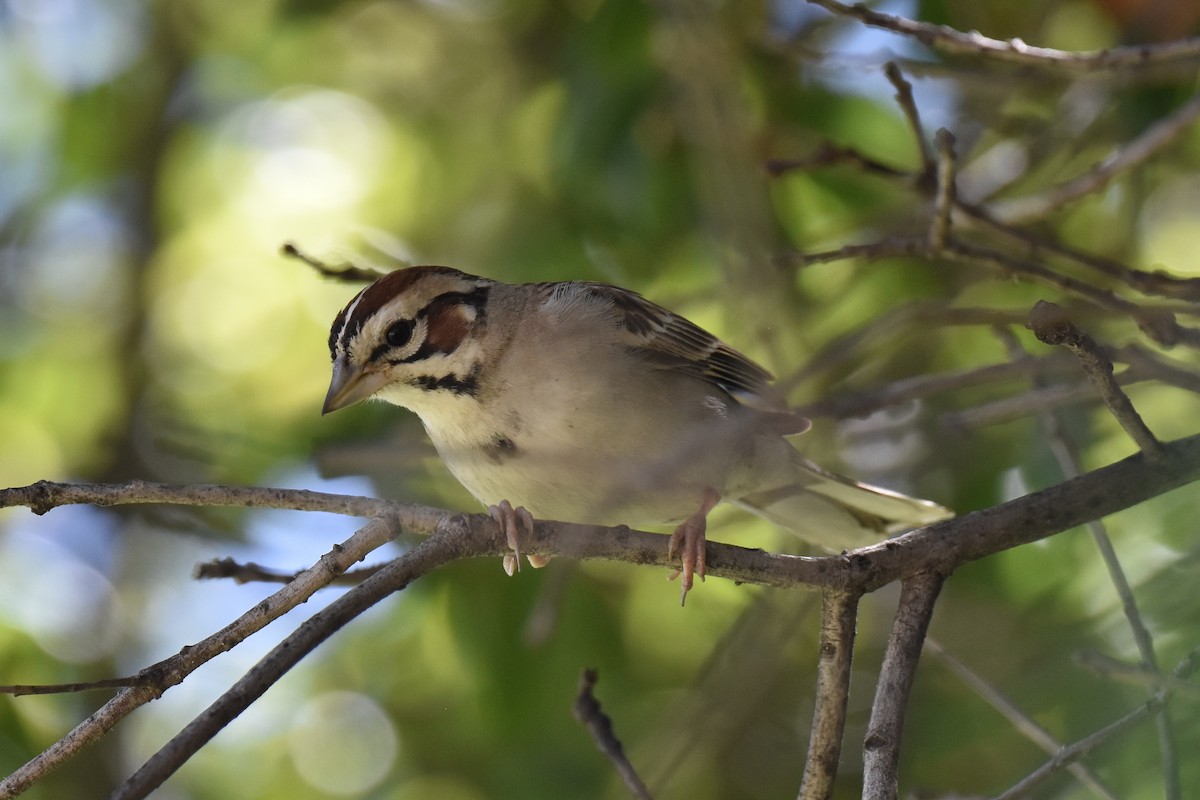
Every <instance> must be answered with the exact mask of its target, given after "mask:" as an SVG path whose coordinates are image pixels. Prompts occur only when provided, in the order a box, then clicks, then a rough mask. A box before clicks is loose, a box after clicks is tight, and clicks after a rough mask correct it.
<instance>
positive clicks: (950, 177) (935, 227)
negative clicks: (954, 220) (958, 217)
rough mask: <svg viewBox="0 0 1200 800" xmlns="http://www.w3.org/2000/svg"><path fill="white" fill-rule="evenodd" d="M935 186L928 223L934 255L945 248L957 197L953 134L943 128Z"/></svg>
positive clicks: (938, 146) (938, 150) (931, 251)
mask: <svg viewBox="0 0 1200 800" xmlns="http://www.w3.org/2000/svg"><path fill="white" fill-rule="evenodd" d="M936 143H937V186H936V191H935V192H934V195H933V221H932V222H930V223H929V251H930V253H931V254H933V255H936V254H938V253H940V252H941V251H942V248H944V247H945V246H946V239H947V237H948V236H949V235H950V215H951V212H953V211H954V200H955V198H956V197H957V193H956V191H955V185H954V184H955V180H956V175H957V163H956V161H955V154H954V134H952V133H950V131H948V130H946V129H945V128H941V129H939V130H938V132H937V142H936Z"/></svg>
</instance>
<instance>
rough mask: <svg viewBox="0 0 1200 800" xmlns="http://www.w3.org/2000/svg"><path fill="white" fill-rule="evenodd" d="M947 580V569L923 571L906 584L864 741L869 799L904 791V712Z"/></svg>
mask: <svg viewBox="0 0 1200 800" xmlns="http://www.w3.org/2000/svg"><path fill="white" fill-rule="evenodd" d="M944 581H945V575H944V574H941V573H937V572H921V573H918V574H916V575H914V576H912V577H910V578H907V579H905V581H904V582H903V583H902V584H901V585H900V605H899V607H898V608H897V609H896V618H895V620H894V621H893V623H892V634H891V636H890V637H889V638H888V646H887V650H886V651H885V652H884V655H883V664H882V665H881V666H880V668H879V682H878V683H877V684H876V685H875V702H874V704H873V705H872V706H871V721H870V722H869V723H868V725H867V737H866V739H865V740H864V741H863V800H895V798H896V796H897V793H898V791H899V770H900V739H901V734H902V732H903V730H904V713H905V709H906V708H907V707H908V695H909V692H910V691H911V690H912V684H913V681H914V680H915V679H916V677H917V663H918V662H919V661H920V659H921V646H922V644H923V643H924V641H925V632H926V631H927V630H929V620H930V619H931V618H932V617H933V607H934V604H935V603H936V602H937V597H938V593H939V592H941V590H942V583H943V582H944Z"/></svg>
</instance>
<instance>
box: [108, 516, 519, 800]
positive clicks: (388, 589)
mask: <svg viewBox="0 0 1200 800" xmlns="http://www.w3.org/2000/svg"><path fill="white" fill-rule="evenodd" d="M444 522H445V524H444V525H442V526H440V527H439V529H438V531H437V532H435V533H434V534H433V535H431V536H430V537H429V538H427V539H425V540H424V541H422V542H421V543H420V544H418V545H417V546H416V547H414V548H413V549H412V550H410V551H408V552H407V553H405V554H404V555H403V556H401V557H399V558H397V559H395V560H394V561H392V562H390V563H389V564H388V565H387V566H386V567H385V568H384V569H382V570H380V571H379V572H377V573H376V574H374V575H372V576H371V577H370V578H368V579H367V580H365V581H363V582H362V583H361V584H359V585H358V586H356V587H354V588H353V589H351V590H350V591H348V592H346V593H345V594H344V595H342V596H341V597H339V598H338V599H336V600H334V601H333V602H332V603H330V604H329V605H328V606H326V607H325V608H324V609H322V610H321V611H318V612H317V613H316V614H314V615H313V616H312V617H310V618H309V619H308V620H306V621H305V622H304V624H302V625H301V626H300V627H299V628H297V629H296V630H295V631H294V632H293V633H291V634H290V635H289V636H288V637H287V638H286V639H284V640H283V641H282V642H280V643H279V644H278V645H276V646H275V647H274V648H273V649H272V650H271V652H269V653H267V655H266V656H264V657H263V658H262V660H261V661H259V662H258V663H257V664H255V665H254V666H253V667H252V668H251V669H250V671H249V672H247V673H246V674H245V675H244V676H242V678H241V679H240V680H238V681H237V682H236V683H235V684H233V686H231V687H230V688H229V689H228V690H227V691H226V692H225V693H224V694H222V695H221V696H220V697H219V698H217V700H216V701H215V702H213V704H212V705H210V706H209V707H208V708H207V709H205V710H204V711H203V712H201V713H200V715H199V716H197V717H196V718H195V719H194V720H192V721H191V722H189V723H188V724H187V725H186V726H185V727H184V729H183V730H181V731H180V732H179V733H177V734H176V735H175V736H173V737H172V738H171V740H170V741H169V742H167V743H166V744H165V745H163V747H162V748H161V749H159V751H158V752H157V753H155V754H154V755H153V756H151V757H150V758H149V759H148V760H147V761H146V763H145V764H143V765H142V766H141V768H139V769H138V770H137V772H135V773H134V774H133V775H131V776H130V777H129V778H128V779H127V780H126V781H125V782H124V783H122V784H121V785H120V786H119V787H117V790H116V791H115V792H113V794H112V800H140V798H144V797H146V796H148V795H149V794H150V792H152V791H153V790H154V789H156V788H157V787H158V786H160V785H162V782H163V781H165V780H166V779H167V778H168V777H170V776H171V775H172V774H174V773H175V771H176V770H177V769H179V767H180V766H182V765H183V764H184V763H185V762H186V761H187V760H188V759H189V758H191V757H192V756H193V755H195V754H196V752H197V751H198V750H199V749H200V748H201V747H203V746H204V745H205V744H207V743H208V742H209V741H211V740H212V738H213V737H214V736H216V735H217V733H218V732H220V731H221V729H223V728H224V727H225V726H226V725H228V724H229V723H230V722H232V721H233V720H234V719H235V718H236V717H237V716H238V715H239V714H241V713H242V712H243V711H245V710H246V709H247V708H248V707H249V706H250V704H251V703H253V702H254V701H255V700H257V699H258V698H259V697H261V696H262V694H263V692H265V691H266V690H267V689H269V688H270V687H271V686H272V685H274V684H275V683H276V682H278V681H279V679H280V678H281V677H282V676H283V675H284V674H285V673H286V672H287V671H288V670H290V669H291V668H292V667H294V666H295V665H296V664H297V663H299V662H300V660H301V659H302V658H304V656H306V655H308V654H309V653H311V652H312V651H313V650H314V649H316V647H317V645H319V644H321V642H323V641H325V640H326V639H328V638H329V637H330V636H332V635H333V634H334V632H336V631H337V630H339V629H341V628H342V627H343V626H344V625H346V623H348V622H350V621H351V620H353V619H354V618H355V617H357V616H358V615H359V614H361V613H362V612H363V611H366V610H367V609H368V608H370V607H371V606H373V605H375V604H376V603H378V602H379V601H380V600H382V599H383V598H385V597H387V596H388V595H390V594H392V593H393V592H396V591H399V590H400V589H403V588H404V587H405V586H407V585H408V584H409V583H410V582H411V581H413V580H414V579H415V578H418V577H420V576H421V575H425V574H427V573H429V572H432V571H433V570H435V569H437V568H438V567H440V566H443V565H445V564H447V563H449V562H451V561H455V560H457V559H460V558H469V557H471V556H474V555H482V554H484V553H486V552H490V551H491V550H494V549H495V546H494V544H495V543H494V540H495V539H496V538H497V537H495V536H493V535H491V534H483V533H482V531H481V530H480V529H479V528H478V527H475V526H472V525H470V524H469V522H468V520H466V518H464V517H461V516H459V517H450V516H447V517H445V518H444Z"/></svg>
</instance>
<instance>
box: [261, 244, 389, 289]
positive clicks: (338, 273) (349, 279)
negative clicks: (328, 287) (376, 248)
mask: <svg viewBox="0 0 1200 800" xmlns="http://www.w3.org/2000/svg"><path fill="white" fill-rule="evenodd" d="M279 252H280V254H281V255H284V256H287V257H288V258H294V259H296V260H298V261H303V262H304V263H305V264H308V265H309V266H310V267H312V268H313V269H315V270H316V271H317V272H318V273H319V274H321V275H324V276H325V277H326V278H333V279H335V280H339V281H345V282H346V283H372V282H374V281H376V280H378V279H379V278H381V277H383V276H384V275H385V274H386V273H384V272H380V271H379V270H377V269H370V268H368V267H358V266H355V265H354V264H351V263H350V262H349V261H343V262H342V263H341V264H327V263H325V262H324V261H322V260H321V259H319V258H316V257H314V256H310V255H309V254H308V253H305V252H304V251H303V250H301V249H300V248H299V247H297V246H296V245H294V244H292V243H291V242H284V244H283V246H282V247H280V248H279Z"/></svg>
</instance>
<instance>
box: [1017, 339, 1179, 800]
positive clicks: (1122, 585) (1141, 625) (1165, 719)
mask: <svg viewBox="0 0 1200 800" xmlns="http://www.w3.org/2000/svg"><path fill="white" fill-rule="evenodd" d="M1068 324H1069V322H1068ZM998 334H999V335H1000V338H1001V341H1002V342H1003V343H1004V345H1005V348H1006V349H1007V350H1008V352H1009V357H1010V358H1011V359H1012V360H1014V361H1021V360H1024V359H1026V358H1028V355H1027V353H1026V352H1025V350H1024V348H1022V347H1021V346H1020V344H1019V343H1018V342H1017V340H1016V337H1015V336H1013V335H1012V332H1011V331H1009V330H1007V329H1002V330H999V331H998ZM1085 338H1086V337H1085ZM1089 341H1090V340H1089ZM1092 347H1093V348H1096V345H1095V342H1092ZM1096 349H1098V348H1096ZM1106 363H1108V362H1107V360H1106ZM1089 371H1090V370H1089ZM1107 374H1108V378H1109V379H1111V378H1112V364H1111V363H1108V370H1107ZM1035 383H1036V380H1035ZM1117 391H1120V389H1119V388H1118V389H1117ZM1121 394H1122V396H1123V395H1124V393H1123V392H1122V393H1121ZM1130 408H1132V406H1130ZM1135 413H1136V412H1135ZM1039 418H1040V421H1041V425H1042V428H1043V430H1044V431H1045V433H1046V438H1047V441H1048V442H1049V445H1050V450H1051V452H1052V453H1053V454H1054V457H1055V460H1057V461H1058V466H1059V469H1060V470H1061V471H1062V475H1063V477H1064V478H1074V477H1076V476H1077V475H1079V474H1080V473H1081V472H1082V470H1083V466H1082V461H1081V459H1080V458H1079V453H1078V452H1077V450H1076V448H1075V447H1074V445H1073V444H1072V443H1071V441H1070V439H1069V438H1068V436H1067V432H1066V429H1065V426H1064V425H1063V424H1062V422H1061V420H1060V419H1059V418H1058V415H1056V414H1055V413H1053V412H1051V411H1045V412H1043V413H1042V414H1040V415H1039ZM1139 421H1140V418H1139ZM1155 442H1156V443H1157V440H1155ZM1159 446H1160V447H1161V445H1159ZM1088 530H1089V531H1090V532H1091V534H1092V541H1093V542H1094V543H1095V545H1096V549H1097V550H1099V552H1100V557H1101V559H1102V560H1103V561H1104V566H1105V567H1106V568H1107V570H1108V575H1109V580H1111V581H1112V584H1113V588H1114V589H1115V590H1116V592H1117V597H1119V598H1120V600H1121V608H1122V610H1123V611H1124V613H1125V619H1126V621H1127V622H1128V624H1129V629H1130V631H1132V633H1133V639H1134V641H1135V642H1136V643H1137V648H1138V652H1139V654H1140V655H1141V657H1142V662H1143V664H1145V666H1146V668H1147V669H1149V670H1151V671H1152V672H1154V673H1155V674H1159V673H1160V670H1159V666H1158V657H1157V656H1156V655H1155V653H1154V640H1153V638H1152V637H1151V635H1150V630H1149V629H1148V628H1147V627H1146V624H1145V622H1144V621H1143V620H1142V615H1141V612H1140V611H1139V610H1138V605H1137V599H1136V598H1135V596H1134V594H1133V587H1132V586H1130V585H1129V579H1128V578H1127V577H1126V575H1125V569H1124V567H1122V566H1121V561H1120V559H1119V558H1118V557H1117V551H1116V548H1115V547H1113V543H1112V539H1111V538H1110V537H1109V535H1108V530H1107V529H1106V527H1105V525H1104V523H1103V522H1101V521H1100V520H1092V521H1091V522H1089V523H1088ZM1155 725H1156V727H1157V730H1158V739H1159V751H1160V753H1161V754H1162V765H1163V787H1164V790H1165V791H1164V794H1165V796H1166V798H1167V800H1179V798H1180V789H1179V764H1178V759H1177V758H1176V747H1175V736H1174V733H1173V732H1172V730H1171V719H1170V714H1169V710H1168V709H1167V708H1164V709H1163V713H1162V714H1159V715H1158V717H1157V718H1156V720H1155Z"/></svg>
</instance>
